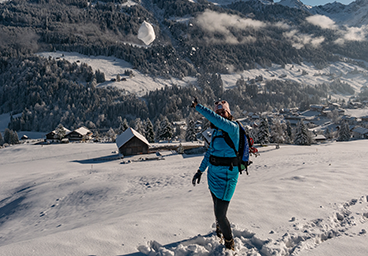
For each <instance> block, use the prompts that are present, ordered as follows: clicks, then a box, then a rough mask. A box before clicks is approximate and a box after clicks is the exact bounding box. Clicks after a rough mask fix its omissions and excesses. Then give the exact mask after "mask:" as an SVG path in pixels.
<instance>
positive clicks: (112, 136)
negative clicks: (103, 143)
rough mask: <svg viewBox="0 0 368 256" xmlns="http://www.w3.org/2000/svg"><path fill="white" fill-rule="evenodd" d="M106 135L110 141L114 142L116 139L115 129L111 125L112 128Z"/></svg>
mask: <svg viewBox="0 0 368 256" xmlns="http://www.w3.org/2000/svg"><path fill="white" fill-rule="evenodd" d="M106 136H107V137H108V138H109V140H110V141H112V142H114V141H115V139H116V133H115V131H114V129H112V128H111V127H110V129H109V130H108V131H107V133H106Z"/></svg>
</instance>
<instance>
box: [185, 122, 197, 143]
mask: <svg viewBox="0 0 368 256" xmlns="http://www.w3.org/2000/svg"><path fill="white" fill-rule="evenodd" d="M195 140H197V137H196V129H195V122H194V120H193V119H192V118H188V119H187V130H186V132H185V141H195Z"/></svg>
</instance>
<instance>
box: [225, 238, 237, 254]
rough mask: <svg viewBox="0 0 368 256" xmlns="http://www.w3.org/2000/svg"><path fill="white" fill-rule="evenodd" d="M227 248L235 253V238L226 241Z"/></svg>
mask: <svg viewBox="0 0 368 256" xmlns="http://www.w3.org/2000/svg"><path fill="white" fill-rule="evenodd" d="M225 248H226V249H228V250H233V251H235V244H234V239H233V238H231V239H230V240H226V239H225Z"/></svg>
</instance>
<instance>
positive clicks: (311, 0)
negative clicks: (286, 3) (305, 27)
mask: <svg viewBox="0 0 368 256" xmlns="http://www.w3.org/2000/svg"><path fill="white" fill-rule="evenodd" d="M300 1H301V2H302V3H303V4H306V5H312V6H314V5H324V4H327V3H333V2H335V0H300ZM274 2H280V1H279V0H276V1H274ZM336 2H339V3H342V4H345V5H348V4H350V3H352V2H354V0H337V1H336Z"/></svg>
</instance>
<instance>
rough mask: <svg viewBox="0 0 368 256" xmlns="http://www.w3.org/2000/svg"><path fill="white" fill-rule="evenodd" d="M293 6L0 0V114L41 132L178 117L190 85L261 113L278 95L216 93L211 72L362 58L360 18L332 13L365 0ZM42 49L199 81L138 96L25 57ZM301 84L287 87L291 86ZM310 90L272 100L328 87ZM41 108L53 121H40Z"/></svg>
mask: <svg viewBox="0 0 368 256" xmlns="http://www.w3.org/2000/svg"><path fill="white" fill-rule="evenodd" d="M293 4H294V5H293ZM290 6H291V7H290ZM304 7H305V6H304V5H302V4H301V2H300V1H298V0H295V1H292V0H283V1H281V2H280V3H274V2H273V1H272V0H249V1H239V2H232V1H231V2H230V1H206V0H196V1H195V0H141V1H138V0H136V1H135V0H134V1H133V0H114V1H113V0H104V1H96V2H93V1H92V2H90V1H87V0H61V1H56V0H29V1H26V0H13V1H5V2H2V3H0V52H1V53H0V114H1V113H12V114H19V115H18V116H17V118H15V119H16V120H15V121H14V127H15V128H16V129H24V128H26V129H40V130H47V129H50V128H51V127H53V126H56V125H57V124H58V123H60V122H64V123H65V124H66V125H69V126H77V125H80V124H84V125H86V124H87V123H88V124H90V123H89V122H92V123H93V125H92V124H90V126H91V127H110V126H113V127H115V126H118V125H119V121H117V116H121V117H122V118H128V119H134V118H138V117H139V118H151V119H156V118H158V117H159V114H162V115H167V116H169V119H170V120H178V119H182V118H185V117H186V116H187V114H188V109H187V107H188V105H187V104H188V103H189V102H190V100H191V98H192V97H193V96H195V95H198V97H201V98H202V102H204V103H208V104H210V103H211V102H212V101H213V100H214V99H215V98H219V97H223V96H225V95H227V97H228V98H229V99H234V101H235V102H236V104H237V105H239V104H241V105H242V106H241V107H239V112H241V111H240V110H252V111H263V110H267V109H270V108H272V107H274V106H271V105H270V103H269V102H277V101H276V100H274V99H273V100H270V99H271V98H272V97H274V96H272V95H258V94H252V93H251V92H252V91H253V92H254V88H252V86H251V85H247V86H245V84H246V83H244V82H242V81H239V83H238V85H239V86H238V87H236V88H235V87H234V89H233V90H226V91H224V89H223V86H222V81H221V76H220V75H218V74H230V73H232V72H241V71H244V70H249V69H253V68H257V67H263V68H267V67H270V66H271V65H273V64H278V65H281V66H285V65H286V64H292V63H295V64H301V63H302V62H309V63H312V64H313V65H315V66H316V67H317V68H323V67H326V66H328V65H329V63H330V62H333V61H344V62H349V63H354V64H356V65H359V66H361V67H364V68H365V64H364V62H363V61H368V42H367V36H366V34H367V25H366V24H367V23H364V19H363V18H362V19H360V21H361V23H360V24H361V25H359V26H358V25H354V26H353V25H351V26H350V25H349V26H345V25H344V24H345V23H344V20H343V19H342V17H346V18H345V21H346V22H347V23H346V24H350V23H349V22H351V24H353V23H352V21H351V19H349V18H348V17H352V16H354V15H355V16H356V17H357V15H358V14H359V13H361V9H362V8H366V7H367V0H361V1H355V2H353V3H352V4H350V5H348V6H344V5H341V4H338V3H334V4H328V5H325V6H318V7H313V8H309V7H305V8H304ZM342 13H344V15H345V16H343V15H342ZM362 15H363V14H362ZM335 16H336V17H340V19H339V21H337V20H335V19H334V17H335ZM144 22H147V24H150V26H152V28H153V32H151V33H152V34H154V37H153V36H152V35H148V36H150V37H149V38H153V39H154V41H153V42H152V43H151V40H149V41H148V42H149V43H148V44H149V45H146V44H145V43H144V42H143V41H141V40H140V39H139V38H138V30H139V29H140V27H141V26H142V24H143V23H144ZM362 22H363V23H362ZM354 24H358V23H354ZM146 43H147V41H146ZM50 51H66V52H77V53H80V54H84V55H87V56H97V55H103V56H114V57H116V58H119V59H122V60H125V61H126V62H129V63H130V64H131V65H132V67H133V68H134V69H136V70H137V71H139V72H141V73H143V74H146V75H149V76H152V77H163V78H168V79H169V78H172V77H174V78H178V79H182V78H184V77H188V76H190V77H195V78H196V80H197V81H198V83H197V84H196V85H189V86H188V87H187V88H181V87H180V86H179V87H174V88H164V89H163V90H161V91H156V92H149V93H147V94H146V96H144V97H142V98H137V96H135V95H125V94H124V93H122V92H119V91H118V90H117V89H116V88H115V89H114V88H111V89H108V88H99V87H98V85H99V84H100V83H101V82H103V81H105V78H104V74H102V73H101V72H100V71H99V70H92V69H91V67H88V65H80V63H68V62H67V61H65V60H55V59H45V58H42V57H40V56H38V55H35V54H36V53H37V52H50ZM360 60H362V61H360ZM119 79H120V78H119ZM242 84H243V85H244V86H243V87H241V86H240V85H242ZM234 86H235V85H234ZM288 86H290V84H289V85H285V88H287V87H288ZM293 86H294V85H293ZM305 87H306V85H299V86H296V88H299V89H297V90H300V91H303V90H305ZM198 89H199V90H200V92H199V91H198ZM319 90H320V89H317V90H316V91H315V94H316V95H314V94H313V93H312V94H310V95H305V96H300V97H299V96H298V97H294V98H293V99H295V102H289V101H283V100H279V103H278V104H277V107H293V106H296V107H297V106H298V105H299V104H300V102H301V101H308V102H311V103H318V102H319V97H321V95H324V96H323V97H325V95H327V94H328V91H326V92H325V93H320V91H319ZM300 91H298V92H296V93H299V92H300ZM317 95H319V96H318V97H317ZM314 96H315V97H314ZM285 97H287V96H285ZM301 97H305V98H304V99H302V98H301ZM312 98H313V100H312V101H311V99H312ZM158 102H161V104H159V103H158ZM280 102H284V103H282V104H280ZM36 113H37V114H36ZM50 115H51V116H52V122H48V123H47V125H45V123H46V122H47V121H46V120H47V118H48V117H49V116H50ZM19 116H21V117H19ZM21 118H23V119H21ZM40 120H43V121H42V122H41V121H40ZM36 123H44V124H43V125H41V124H38V125H37V126H35V124H36ZM26 124H27V125H26ZM35 127H36V128H35Z"/></svg>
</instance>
